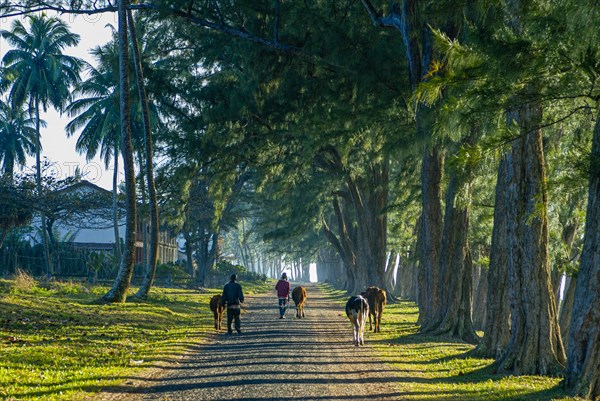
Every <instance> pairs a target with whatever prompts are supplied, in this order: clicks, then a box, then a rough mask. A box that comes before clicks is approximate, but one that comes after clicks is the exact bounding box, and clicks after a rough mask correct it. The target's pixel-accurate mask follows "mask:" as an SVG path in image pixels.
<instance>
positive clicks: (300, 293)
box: [292, 287, 306, 319]
mask: <svg viewBox="0 0 600 401" xmlns="http://www.w3.org/2000/svg"><path fill="white" fill-rule="evenodd" d="M292 299H293V300H294V303H295V304H296V317H297V318H298V319H300V318H303V317H304V305H305V304H306V289H305V288H304V287H296V288H294V291H292Z"/></svg>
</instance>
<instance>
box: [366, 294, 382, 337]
mask: <svg viewBox="0 0 600 401" xmlns="http://www.w3.org/2000/svg"><path fill="white" fill-rule="evenodd" d="M361 295H363V296H364V297H365V298H367V302H368V303H369V330H373V331H374V332H375V333H380V332H381V329H380V327H379V325H380V324H381V315H382V314H383V308H384V306H385V302H386V294H385V290H382V289H381V288H379V287H369V288H367V290H366V291H365V292H363V293H361ZM371 316H373V323H371ZM373 325H375V328H373Z"/></svg>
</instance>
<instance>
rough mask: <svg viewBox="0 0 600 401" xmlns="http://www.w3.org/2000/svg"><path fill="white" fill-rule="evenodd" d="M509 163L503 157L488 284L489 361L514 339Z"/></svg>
mask: <svg viewBox="0 0 600 401" xmlns="http://www.w3.org/2000/svg"><path fill="white" fill-rule="evenodd" d="M507 169H508V163H507V161H506V157H503V158H502V160H501V161H500V165H499V167H498V179H497V181H496V198H495V204H494V227H493V229H492V245H491V249H490V268H489V270H488V284H487V318H486V320H485V324H484V329H483V332H484V335H483V339H482V340H481V343H480V344H479V347H478V348H477V350H478V352H479V353H480V354H481V355H482V356H485V357H489V358H499V357H500V356H501V355H502V353H503V352H504V350H505V349H506V347H507V346H508V341H509V339H510V306H509V301H508V245H507V244H508V221H507V213H508V212H507V207H508V205H507V202H506V201H507V199H506V196H505V194H506V190H507V185H508V181H507V176H508V170H507Z"/></svg>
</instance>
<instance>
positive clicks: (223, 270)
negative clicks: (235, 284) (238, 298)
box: [214, 260, 246, 276]
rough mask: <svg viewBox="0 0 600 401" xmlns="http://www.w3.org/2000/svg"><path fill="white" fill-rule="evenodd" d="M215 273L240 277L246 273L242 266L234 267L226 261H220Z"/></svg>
mask: <svg viewBox="0 0 600 401" xmlns="http://www.w3.org/2000/svg"><path fill="white" fill-rule="evenodd" d="M214 270H215V273H217V274H222V275H227V276H229V275H231V274H237V275H238V276H241V275H243V274H245V273H246V268H245V267H244V266H242V265H234V264H233V263H231V262H230V261H228V260H220V261H219V262H218V263H217V265H216V266H215V269H214Z"/></svg>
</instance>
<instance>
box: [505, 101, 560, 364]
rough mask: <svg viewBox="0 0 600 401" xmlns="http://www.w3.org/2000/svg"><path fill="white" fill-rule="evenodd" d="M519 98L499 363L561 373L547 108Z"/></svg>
mask: <svg viewBox="0 0 600 401" xmlns="http://www.w3.org/2000/svg"><path fill="white" fill-rule="evenodd" d="M534 93H535V91H534ZM519 101H522V102H523V103H522V104H521V105H520V106H519V107H518V108H517V109H516V110H515V111H511V112H509V113H508V116H507V117H508V124H512V121H513V120H514V121H515V122H516V123H517V124H518V125H519V128H520V132H521V137H520V138H518V139H515V140H514V141H513V145H512V149H511V151H510V152H509V153H508V155H507V157H506V163H507V172H508V176H507V183H508V186H507V191H506V193H505V196H506V197H507V200H506V201H507V223H508V225H507V227H508V243H507V245H508V259H507V260H508V277H509V299H510V306H511V337H510V341H509V343H508V347H507V349H506V351H505V352H504V354H503V355H502V357H501V358H500V359H499V361H498V363H499V366H500V369H501V370H503V371H506V372H510V373H513V374H532V375H534V374H542V375H546V374H560V373H561V372H562V370H563V367H564V363H565V353H564V349H563V344H562V339H561V336H560V328H559V327H558V313H557V311H556V302H555V300H554V295H553V293H552V288H551V283H550V269H549V264H548V215H547V211H548V197H547V192H546V187H545V185H546V171H545V164H544V151H543V144H542V130H541V129H540V128H539V127H540V124H541V121H542V109H541V105H540V104H539V103H538V102H535V101H526V102H525V101H524V99H519Z"/></svg>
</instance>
